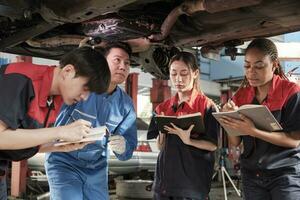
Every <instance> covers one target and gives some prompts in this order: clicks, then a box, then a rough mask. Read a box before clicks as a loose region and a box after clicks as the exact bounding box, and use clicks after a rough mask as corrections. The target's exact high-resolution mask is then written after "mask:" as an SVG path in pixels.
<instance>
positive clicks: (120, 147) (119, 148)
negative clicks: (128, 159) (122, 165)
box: [108, 135, 126, 154]
mask: <svg viewBox="0 0 300 200" xmlns="http://www.w3.org/2000/svg"><path fill="white" fill-rule="evenodd" d="M108 144H109V146H110V149H111V150H112V151H114V152H115V153H117V154H123V153H124V152H125V150H126V140H125V138H124V137H123V136H122V135H112V136H110V138H109V143H108Z"/></svg>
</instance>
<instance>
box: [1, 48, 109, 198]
mask: <svg viewBox="0 0 300 200" xmlns="http://www.w3.org/2000/svg"><path fill="white" fill-rule="evenodd" d="M109 83H110V71H109V68H108V64H107V62H106V59H105V57H104V56H103V55H102V54H101V53H99V52H97V51H95V50H93V49H92V48H89V47H83V48H78V49H75V50H73V51H71V52H70V53H68V54H66V55H65V56H64V57H63V58H62V59H61V60H60V66H59V67H54V66H42V65H35V64H32V63H24V62H22V63H11V64H8V65H5V66H1V68H0V94H1V98H0V175H2V176H3V175H5V170H6V167H7V164H8V161H19V160H23V159H27V158H29V157H31V156H33V155H35V154H36V153H37V152H38V151H40V152H44V151H71V150H75V149H79V148H82V147H83V146H84V145H86V144H76V145H75V144H74V145H65V146H62V147H55V146H54V145H53V141H55V140H65V141H77V140H80V139H82V138H83V137H84V136H85V135H86V134H88V132H89V130H90V125H91V124H90V122H88V121H84V120H78V121H75V122H74V123H72V124H69V125H66V126H61V127H53V128H46V127H49V126H52V125H53V124H54V122H55V119H56V117H57V115H58V113H59V111H60V108H61V105H62V103H63V102H65V103H66V104H68V105H71V104H74V103H76V102H78V101H81V100H84V99H86V98H87V97H88V95H89V92H90V91H91V92H97V93H102V92H105V91H106V90H107V88H108V86H109ZM51 142H52V143H51ZM43 144H45V145H43ZM0 182H1V184H0V185H1V186H0V191H1V192H0V199H6V184H5V178H4V177H2V178H1V181H0Z"/></svg>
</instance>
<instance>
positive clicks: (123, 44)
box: [104, 42, 132, 58]
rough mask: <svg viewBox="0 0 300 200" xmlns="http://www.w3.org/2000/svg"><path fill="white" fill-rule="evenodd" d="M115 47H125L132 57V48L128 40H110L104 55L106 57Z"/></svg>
mask: <svg viewBox="0 0 300 200" xmlns="http://www.w3.org/2000/svg"><path fill="white" fill-rule="evenodd" d="M113 48H118V49H123V50H124V51H125V52H126V53H127V54H128V56H129V58H130V57H131V54H132V49H131V47H130V45H129V44H128V43H126V42H109V43H107V44H106V46H105V49H104V56H105V57H106V56H107V55H108V54H109V51H110V50H111V49H113Z"/></svg>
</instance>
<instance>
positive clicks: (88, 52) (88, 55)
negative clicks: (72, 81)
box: [59, 47, 111, 94]
mask: <svg viewBox="0 0 300 200" xmlns="http://www.w3.org/2000/svg"><path fill="white" fill-rule="evenodd" d="M68 64H71V65H73V66H74V68H75V71H76V75H75V77H78V76H82V77H86V78H88V79H89V81H88V82H87V84H86V86H87V87H88V88H89V90H90V91H91V92H95V93H98V94H100V93H103V92H106V91H107V89H108V87H109V84H110V78H111V77H110V70H109V67H108V64H107V61H106V58H105V57H104V56H103V55H102V54H101V53H100V52H98V51H96V50H94V49H92V48H90V47H80V48H76V49H74V50H73V51H71V52H69V53H67V54H66V55H64V56H63V57H62V58H61V60H60V61H59V65H60V67H61V68H64V67H65V66H66V65H68Z"/></svg>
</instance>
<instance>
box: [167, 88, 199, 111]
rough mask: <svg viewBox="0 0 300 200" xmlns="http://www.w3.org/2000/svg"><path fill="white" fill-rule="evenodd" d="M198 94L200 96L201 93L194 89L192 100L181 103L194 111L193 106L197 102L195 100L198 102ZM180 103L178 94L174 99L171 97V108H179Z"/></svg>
mask: <svg viewBox="0 0 300 200" xmlns="http://www.w3.org/2000/svg"><path fill="white" fill-rule="evenodd" d="M198 94H199V92H198V91H197V90H196V89H195V88H194V89H193V91H192V94H191V96H190V98H189V99H187V100H186V101H183V102H181V104H182V103H185V104H187V105H188V106H189V107H190V108H191V109H193V105H194V102H195V100H196V98H197V96H198ZM178 101H179V99H178V93H176V95H175V96H173V97H171V99H170V105H169V106H170V108H171V107H172V106H174V105H177V106H178Z"/></svg>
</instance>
